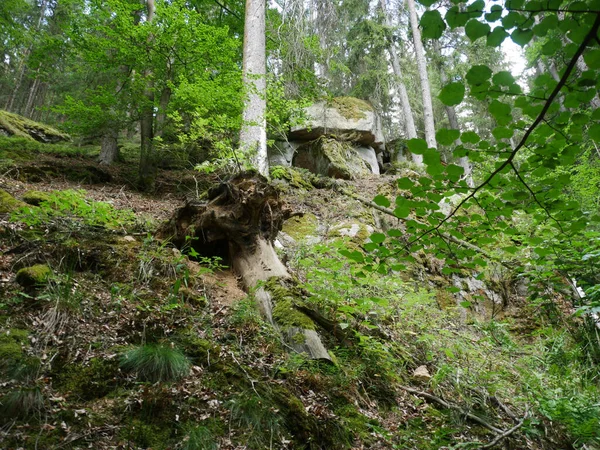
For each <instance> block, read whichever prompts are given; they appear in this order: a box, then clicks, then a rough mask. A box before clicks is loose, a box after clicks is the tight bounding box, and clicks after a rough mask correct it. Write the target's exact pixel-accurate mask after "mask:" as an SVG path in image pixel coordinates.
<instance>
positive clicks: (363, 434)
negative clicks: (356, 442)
mask: <svg viewBox="0 0 600 450" xmlns="http://www.w3.org/2000/svg"><path fill="white" fill-rule="evenodd" d="M335 414H336V415H337V416H338V417H339V418H340V421H341V422H342V424H343V425H344V428H345V429H346V430H347V431H348V432H350V433H351V434H353V435H355V436H357V437H358V438H360V440H361V441H362V443H363V444H371V443H374V442H375V440H376V439H377V438H376V437H375V436H373V434H372V432H373V430H374V429H375V428H379V427H381V425H380V424H379V423H378V422H377V421H376V420H375V419H369V418H368V417H366V416H364V415H363V414H361V413H360V412H359V411H358V409H357V408H356V406H354V405H353V404H351V403H347V404H345V405H344V406H341V407H339V408H337V409H336V410H335Z"/></svg>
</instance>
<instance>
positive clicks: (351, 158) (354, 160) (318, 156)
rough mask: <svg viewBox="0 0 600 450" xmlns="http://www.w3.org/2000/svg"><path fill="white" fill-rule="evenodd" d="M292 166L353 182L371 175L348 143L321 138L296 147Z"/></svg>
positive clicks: (370, 171) (367, 166)
mask: <svg viewBox="0 0 600 450" xmlns="http://www.w3.org/2000/svg"><path fill="white" fill-rule="evenodd" d="M293 165H294V166H295V167H302V168H304V169H308V170H310V171H311V172H312V173H315V174H317V175H323V176H326V177H331V178H341V179H344V180H353V179H355V178H358V177H362V176H366V175H369V174H370V173H372V169H371V167H370V166H369V165H368V164H367V163H366V162H365V161H364V160H363V158H362V157H361V156H360V155H359V153H358V152H357V151H356V148H354V147H353V145H352V144H351V143H350V142H343V141H338V140H337V139H332V138H327V137H321V138H320V139H317V140H315V141H310V142H306V143H304V144H303V145H300V146H299V147H298V150H297V152H296V154H295V156H294V161H293Z"/></svg>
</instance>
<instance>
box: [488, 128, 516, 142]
mask: <svg viewBox="0 0 600 450" xmlns="http://www.w3.org/2000/svg"><path fill="white" fill-rule="evenodd" d="M513 133H514V131H513V130H512V129H510V128H506V127H496V128H494V129H493V130H492V135H493V136H494V137H495V138H496V139H498V140H500V139H510V138H511V137H513Z"/></svg>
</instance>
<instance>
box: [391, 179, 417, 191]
mask: <svg viewBox="0 0 600 450" xmlns="http://www.w3.org/2000/svg"><path fill="white" fill-rule="evenodd" d="M396 184H397V185H398V189H410V188H412V187H413V186H414V185H415V183H414V182H413V181H412V180H411V179H410V178H407V177H404V178H399V179H398V181H396Z"/></svg>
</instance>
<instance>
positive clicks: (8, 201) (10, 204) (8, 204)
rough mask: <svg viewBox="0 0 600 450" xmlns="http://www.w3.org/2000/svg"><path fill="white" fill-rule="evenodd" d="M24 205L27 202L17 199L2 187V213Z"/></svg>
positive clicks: (0, 202) (0, 209) (0, 201)
mask: <svg viewBox="0 0 600 450" xmlns="http://www.w3.org/2000/svg"><path fill="white" fill-rule="evenodd" d="M22 206H25V203H23V202H22V201H20V200H17V199H16V198H14V197H13V196H12V195H10V194H9V193H8V192H6V191H5V190H3V189H0V214H5V213H10V212H13V211H14V210H16V209H18V208H20V207H22Z"/></svg>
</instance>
